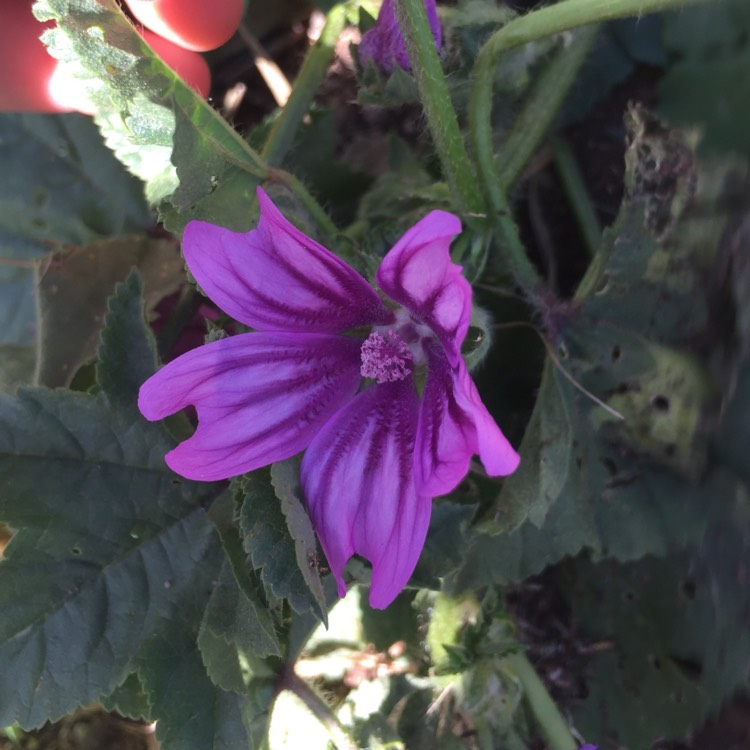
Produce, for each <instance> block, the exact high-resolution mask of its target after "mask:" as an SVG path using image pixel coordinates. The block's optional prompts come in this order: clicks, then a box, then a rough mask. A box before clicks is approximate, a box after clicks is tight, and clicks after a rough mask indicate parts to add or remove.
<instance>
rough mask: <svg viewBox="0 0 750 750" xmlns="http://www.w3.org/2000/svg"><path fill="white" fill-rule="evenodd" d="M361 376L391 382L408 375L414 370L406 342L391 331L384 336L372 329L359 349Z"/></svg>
mask: <svg viewBox="0 0 750 750" xmlns="http://www.w3.org/2000/svg"><path fill="white" fill-rule="evenodd" d="M360 355H361V359H362V366H361V367H360V368H359V372H360V374H361V375H362V377H363V378H375V380H377V381H378V383H393V382H394V381H396V380H403V379H404V378H407V377H409V375H411V373H412V371H413V370H414V356H413V355H412V353H411V352H410V351H409V347H408V345H407V343H406V342H405V341H404V340H403V339H402V338H401V337H400V336H399V335H398V334H397V333H394V332H393V331H388V332H387V333H386V335H385V336H383V334H381V333H378V332H377V331H373V332H372V333H371V334H370V335H369V336H368V337H367V339H366V340H365V341H364V342H363V343H362V349H361V350H360Z"/></svg>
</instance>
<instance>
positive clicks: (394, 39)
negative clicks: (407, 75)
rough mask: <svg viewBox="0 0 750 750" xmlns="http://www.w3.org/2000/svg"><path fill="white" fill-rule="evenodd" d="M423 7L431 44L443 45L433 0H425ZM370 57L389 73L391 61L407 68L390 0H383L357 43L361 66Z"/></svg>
mask: <svg viewBox="0 0 750 750" xmlns="http://www.w3.org/2000/svg"><path fill="white" fill-rule="evenodd" d="M425 10H426V11H427V20H428V21H429V24H430V30H431V31H432V37H433V39H434V40H435V46H436V47H437V48H438V50H439V49H440V48H441V47H442V45H443V30H442V28H441V26H440V21H439V20H438V16H437V7H436V5H435V0H425ZM370 60H372V61H373V62H374V63H375V65H377V67H378V68H380V69H381V70H382V71H383V72H385V73H391V72H392V71H393V67H394V65H398V66H400V67H401V68H403V69H404V70H411V63H410V62H409V55H408V53H407V52H406V43H405V42H404V37H403V34H402V33H401V29H400V28H399V25H398V19H397V18H396V11H395V10H394V8H393V0H383V4H382V5H381V6H380V12H379V13H378V18H377V21H375V25H374V26H373V27H372V28H371V29H370V30H369V31H366V32H365V33H364V34H363V36H362V41H361V42H360V44H359V61H360V63H361V64H362V65H363V66H365V65H367V63H368V61H370Z"/></svg>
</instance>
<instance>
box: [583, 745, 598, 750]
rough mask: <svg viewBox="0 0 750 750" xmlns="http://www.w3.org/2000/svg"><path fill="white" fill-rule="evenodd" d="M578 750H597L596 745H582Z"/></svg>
mask: <svg viewBox="0 0 750 750" xmlns="http://www.w3.org/2000/svg"><path fill="white" fill-rule="evenodd" d="M580 750H597V745H583V746H581V748H580Z"/></svg>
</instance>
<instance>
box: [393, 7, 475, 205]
mask: <svg viewBox="0 0 750 750" xmlns="http://www.w3.org/2000/svg"><path fill="white" fill-rule="evenodd" d="M394 6H395V10H396V17H397V18H398V23H399V27H400V28H401V31H402V33H403V35H404V41H405V42H406V49H407V51H408V53H409V61H410V62H411V65H412V71H413V73H414V79H415V80H416V83H417V89H418V90H419V99H420V101H421V103H422V107H423V108H424V114H425V119H426V120H427V125H428V127H429V129H430V133H431V135H432V140H433V142H434V144H435V150H436V151H437V154H438V157H439V158H440V164H441V165H442V169H443V174H444V175H445V179H446V181H447V183H448V186H449V187H450V190H451V193H452V195H453V200H454V202H455V204H456V206H457V207H458V209H459V210H460V211H461V213H462V214H464V215H465V216H470V215H472V214H484V213H485V206H484V203H483V200H482V195H481V192H480V191H479V188H478V186H477V178H476V173H475V171H474V168H473V167H472V164H471V162H470V161H469V154H468V152H467V151H466V145H465V144H464V140H463V136H462V135H461V130H460V129H459V127H458V117H457V116H456V111H455V109H454V108H453V104H452V102H451V98H450V95H449V93H448V86H447V85H446V82H445V77H444V76H443V70H442V68H441V66H440V58H439V57H438V53H437V49H436V48H435V39H434V38H433V36H432V30H431V29H430V24H429V22H428V20H427V12H426V10H425V6H424V0H395V3H394Z"/></svg>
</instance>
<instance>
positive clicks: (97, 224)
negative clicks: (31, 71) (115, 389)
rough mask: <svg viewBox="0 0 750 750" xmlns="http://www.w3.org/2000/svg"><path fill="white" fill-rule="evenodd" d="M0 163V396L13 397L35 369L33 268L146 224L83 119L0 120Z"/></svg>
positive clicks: (141, 203)
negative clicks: (71, 248) (0, 169)
mask: <svg viewBox="0 0 750 750" xmlns="http://www.w3.org/2000/svg"><path fill="white" fill-rule="evenodd" d="M0 161H2V164H3V165H4V169H5V178H4V179H3V181H2V184H1V185H0V320H2V322H3V325H2V330H0V390H5V391H13V390H15V388H16V387H17V386H18V385H20V384H23V383H31V382H32V381H33V379H34V373H35V370H36V366H37V355H38V344H37V333H38V321H37V302H36V283H35V274H36V271H37V264H38V263H39V262H41V261H42V259H43V258H45V257H46V256H48V255H49V254H50V253H51V252H53V251H55V250H59V249H60V248H61V247H62V245H63V244H64V243H71V244H75V243H90V242H95V241H97V240H100V239H101V238H102V237H107V236H116V235H122V234H130V233H133V232H137V231H140V230H142V229H143V228H145V227H147V226H149V225H150V224H151V223H152V218H151V215H150V213H149V211H148V208H147V206H146V202H145V200H144V198H143V194H142V193H143V191H142V188H141V185H140V183H139V182H138V180H136V179H134V178H133V177H132V176H130V175H128V174H127V173H126V172H125V170H124V169H123V168H122V166H121V165H120V164H119V163H118V162H117V160H116V159H115V158H114V157H113V156H112V154H111V153H110V151H108V150H107V148H106V147H105V146H104V144H103V143H102V139H101V137H100V135H99V133H98V132H97V130H96V127H95V126H94V125H93V123H92V122H91V120H90V119H89V118H87V117H84V116H83V115H16V114H7V113H3V114H0ZM107 291H108V290H107ZM105 294H106V291H105ZM72 334H73V332H71V336H70V338H73V335H72Z"/></svg>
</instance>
